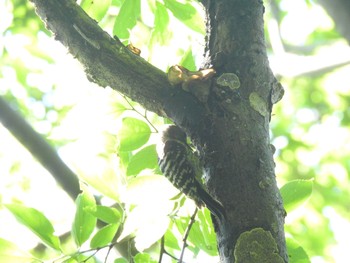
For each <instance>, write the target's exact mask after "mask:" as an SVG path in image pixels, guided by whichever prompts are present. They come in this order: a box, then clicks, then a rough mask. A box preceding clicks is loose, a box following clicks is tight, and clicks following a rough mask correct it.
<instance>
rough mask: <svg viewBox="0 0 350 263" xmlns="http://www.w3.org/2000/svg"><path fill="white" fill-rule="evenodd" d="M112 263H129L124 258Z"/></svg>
mask: <svg viewBox="0 0 350 263" xmlns="http://www.w3.org/2000/svg"><path fill="white" fill-rule="evenodd" d="M114 263H129V261H128V260H127V259H125V258H117V259H116V260H114Z"/></svg>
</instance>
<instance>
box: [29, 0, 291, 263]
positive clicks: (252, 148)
mask: <svg viewBox="0 0 350 263" xmlns="http://www.w3.org/2000/svg"><path fill="white" fill-rule="evenodd" d="M31 1H32V2H33V3H34V4H35V5H36V10H37V12H38V14H39V16H40V17H41V18H42V20H44V21H45V22H46V25H47V27H48V28H49V29H50V30H51V31H52V32H53V33H54V34H55V38H56V39H57V40H59V41H61V42H62V43H63V44H64V45H65V46H66V47H68V49H69V51H70V53H71V54H73V56H75V57H76V58H77V59H78V60H79V61H80V62H81V63H82V64H83V65H84V67H85V71H86V73H87V76H88V77H89V79H90V80H91V81H94V82H96V83H97V84H98V85H100V86H102V87H105V86H110V87H111V88H113V89H115V90H118V91H119V92H121V93H123V94H125V95H126V96H128V97H130V98H131V99H133V100H135V101H137V102H139V103H140V104H141V105H142V106H144V107H145V108H146V109H147V110H151V111H153V112H156V113H158V114H159V115H161V116H167V117H169V118H171V119H172V120H173V121H174V122H175V123H176V124H177V125H179V126H180V127H181V128H183V129H184V130H185V131H186V133H187V134H188V135H189V136H190V137H191V139H192V141H193V143H194V144H195V145H196V146H197V148H198V150H199V152H200V155H201V156H202V158H203V160H204V163H205V169H206V180H207V188H208V192H209V193H210V194H211V195H213V197H214V198H215V199H217V200H219V201H220V202H221V203H222V204H223V206H224V207H225V210H226V213H227V215H228V221H227V222H224V223H223V224H220V225H217V227H216V231H217V239H218V249H219V253H220V258H221V261H222V262H254V261H244V260H247V258H245V255H244V252H247V253H248V255H249V250H250V249H251V248H250V247H249V243H254V244H258V245H259V246H261V247H262V248H263V249H262V250H263V253H264V254H265V255H266V254H268V253H270V258H271V259H272V258H275V257H276V255H277V254H276V251H275V250H274V248H273V247H274V245H276V244H277V247H278V254H279V259H281V258H283V261H284V262H287V261H288V257H287V251H286V246H285V238H284V230H283V225H284V217H285V211H284V209H283V204H282V199H281V196H280V194H279V190H278V188H277V184H276V180H275V174H274V162H273V157H272V151H271V148H270V139H269V120H270V113H271V107H272V106H271V105H272V103H271V93H272V90H273V87H274V83H275V78H274V76H273V74H272V73H271V70H270V68H269V66H268V59H267V55H266V48H265V40H264V30H263V8H264V7H263V4H262V2H261V1H258V0H216V1H202V2H203V4H204V6H205V8H206V12H207V18H208V19H207V36H206V40H207V43H206V56H205V57H206V61H205V64H204V67H206V68H208V67H209V66H213V67H214V68H215V70H216V72H217V74H216V76H215V77H214V78H213V81H212V84H213V86H212V89H211V94H210V96H209V98H208V101H207V102H206V103H202V102H200V101H199V100H197V99H196V98H195V97H194V96H193V95H191V94H190V93H188V92H186V91H183V90H182V89H176V88H174V87H171V85H170V83H169V82H168V80H167V79H166V74H164V73H163V72H161V71H160V70H159V69H157V68H155V67H154V66H152V65H150V64H149V63H147V62H146V61H144V60H143V59H142V58H141V57H138V56H136V55H135V54H133V53H132V52H130V51H129V50H127V49H126V48H125V47H124V46H123V45H122V44H121V42H120V41H119V40H118V39H116V38H112V37H110V36H109V35H108V34H107V33H105V32H104V31H103V30H101V28H100V27H99V26H98V25H97V23H96V22H95V21H94V20H92V19H91V18H89V17H88V16H87V15H86V13H85V12H84V11H83V10H82V9H81V8H80V7H79V6H78V5H77V4H76V3H75V1H73V0H60V1H56V0H31ZM270 236H271V238H272V239H271V238H270ZM261 240H269V242H261ZM271 240H272V241H271ZM270 241H271V242H270ZM247 244H248V245H247ZM251 252H252V253H251V254H254V253H255V252H254V251H251ZM265 252H266V253H265ZM255 255H257V256H258V257H260V259H262V258H263V255H259V254H257V253H255ZM264 257H265V256H264ZM281 260H282V259H281ZM256 262H263V261H256ZM267 262H268V261H267ZM271 262H280V261H278V260H276V261H271Z"/></svg>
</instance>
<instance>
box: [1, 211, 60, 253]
mask: <svg viewBox="0 0 350 263" xmlns="http://www.w3.org/2000/svg"><path fill="white" fill-rule="evenodd" d="M5 206H6V207H7V209H9V210H10V212H11V213H12V214H13V215H14V216H15V217H16V219H17V220H18V221H19V222H20V223H21V224H22V225H24V226H26V227H27V228H29V229H30V230H31V231H32V232H33V233H34V234H35V235H37V236H38V237H39V238H40V239H41V240H42V241H43V242H44V243H45V244H46V245H47V246H49V247H51V248H54V249H56V250H60V240H59V239H58V237H57V236H55V235H54V234H53V233H54V232H55V230H54V228H53V226H52V224H51V222H50V221H49V220H48V219H47V218H46V217H45V216H44V214H42V213H41V212H40V211H38V210H36V209H34V208H29V207H25V206H23V205H20V204H8V205H5Z"/></svg>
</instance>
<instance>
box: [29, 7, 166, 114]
mask: <svg viewBox="0 0 350 263" xmlns="http://www.w3.org/2000/svg"><path fill="white" fill-rule="evenodd" d="M31 1H32V2H33V3H34V4H35V6H36V11H37V13H38V15H39V16H40V17H41V19H42V20H43V21H45V23H46V27H47V28H48V29H49V30H51V31H52V32H53V34H54V35H55V38H56V40H58V41H60V42H61V43H62V44H63V45H64V46H66V47H67V48H68V49H69V52H70V53H71V54H73V55H74V56H75V57H76V58H77V59H78V60H79V61H80V62H81V64H82V65H83V66H84V67H85V72H86V74H87V76H88V77H89V79H90V80H91V81H93V82H95V83H97V84H98V85H100V86H101V87H106V86H110V87H111V88H113V89H115V90H118V91H119V92H121V93H123V94H125V95H126V96H128V97H130V98H131V99H133V100H135V101H137V102H139V103H140V104H141V105H142V106H143V107H144V108H145V109H147V110H150V111H153V112H156V113H157V114H159V115H161V116H165V114H164V110H163V107H162V104H161V101H163V100H164V98H165V97H167V96H169V93H170V92H169V90H171V89H172V88H171V86H170V84H169V82H168V81H167V77H166V74H165V73H164V72H162V71H161V70H159V69H158V68H156V67H154V66H152V65H151V64H149V63H148V62H146V61H145V60H144V59H143V58H141V57H139V56H137V55H135V54H134V53H132V52H131V51H130V50H128V49H127V48H126V47H125V46H124V45H123V44H122V43H121V42H120V41H119V40H118V39H117V38H112V37H111V36H110V35H108V34H107V33H106V32H104V31H103V30H102V29H101V28H100V27H99V26H98V24H97V23H96V21H94V20H93V19H91V18H90V17H89V16H88V15H87V14H86V13H85V12H84V11H83V10H82V8H81V7H80V6H78V5H77V3H76V2H75V1H73V0H60V1H56V0H31Z"/></svg>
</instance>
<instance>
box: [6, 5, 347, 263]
mask: <svg viewBox="0 0 350 263" xmlns="http://www.w3.org/2000/svg"><path fill="white" fill-rule="evenodd" d="M277 2H280V5H277V6H274V8H275V7H277V9H274V11H273V12H270V11H269V9H267V14H266V20H267V23H266V25H267V28H266V33H267V35H268V39H269V41H270V44H269V45H268V46H269V47H271V48H270V49H269V52H270V53H271V54H275V53H276V54H277V52H275V50H273V49H272V47H273V46H274V45H271V43H273V41H274V38H275V37H276V36H274V35H273V34H272V32H274V31H273V27H271V26H270V25H272V24H273V23H270V22H271V21H272V22H276V24H277V25H280V26H281V27H280V32H281V33H282V35H281V36H282V37H281V39H280V40H281V42H282V44H284V46H285V49H286V50H287V51H288V52H290V53H291V52H293V59H295V58H297V57H298V58H300V57H307V56H318V55H320V54H322V50H325V49H329V50H331V51H332V52H333V53H331V54H332V57H334V56H335V55H336V52H335V51H334V50H337V49H339V50H341V49H342V48H343V46H342V45H341V42H342V41H341V39H340V36H339V34H338V33H337V32H336V31H335V30H334V25H333V26H332V25H331V26H323V25H317V26H315V28H313V29H314V30H311V31H310V33H308V34H306V35H305V39H304V40H303V41H304V42H297V41H296V44H295V43H293V41H292V40H291V35H292V34H291V33H290V32H289V31H288V30H287V32H288V34H287V35H286V33H285V32H286V30H285V29H284V28H285V27H287V25H288V21H290V20H293V19H291V18H293V15H294V17H295V14H293V12H295V11H292V10H294V9H293V8H290V6H289V8H287V9H288V10H287V9H286V5H287V4H288V3H287V2H288V1H277ZM301 2H303V1H298V3H299V4H300V3H301ZM307 3H308V6H307V8H306V9H305V7H303V4H300V6H299V8H297V9H296V10H297V11H296V14H297V15H296V17H297V20H298V21H299V20H302V14H303V12H305V13H307V12H311V10H316V9H317V8H318V7H315V5H314V3H312V1H307ZM0 5H1V6H0V10H2V11H1V12H4V11H3V10H8V13H9V14H10V13H12V15H10V16H6V15H3V13H1V18H2V19H1V22H0V24H1V27H0V29H1V30H2V31H1V32H2V37H3V39H5V41H4V44H2V46H1V52H0V53H1V56H2V59H1V60H0V65H1V70H0V81H1V83H2V85H1V88H0V95H1V96H4V97H5V98H6V99H7V101H9V102H10V103H11V105H12V106H14V107H16V108H17V109H18V110H19V111H20V112H21V114H23V115H24V116H25V117H26V119H27V120H28V121H29V122H30V123H31V124H32V125H33V126H34V127H35V128H36V129H37V130H38V131H40V132H41V133H42V134H43V135H44V136H45V137H46V138H47V139H48V140H49V141H50V142H51V143H52V145H54V146H55V147H56V148H57V149H59V151H60V153H62V156H64V157H65V159H66V160H72V164H73V165H72V166H73V167H76V168H77V171H78V173H79V175H80V178H81V179H82V180H83V181H85V182H87V183H88V184H89V185H90V186H89V187H87V186H85V187H83V192H82V193H81V194H80V195H79V196H78V197H77V199H76V203H75V204H76V206H75V217H74V219H72V218H68V219H67V218H66V219H65V221H66V224H65V226H64V227H63V228H64V229H65V231H69V230H70V227H71V226H72V228H71V232H70V234H71V236H72V238H69V239H68V241H66V240H61V241H60V240H59V239H58V237H57V236H56V232H57V233H59V231H58V230H59V229H60V228H62V226H61V225H60V223H59V222H60V220H61V219H60V218H61V217H60V215H62V214H66V213H63V212H65V209H66V208H62V207H58V205H53V204H51V205H50V207H51V209H52V207H54V208H55V210H57V211H56V213H57V215H56V216H57V218H58V219H55V220H52V223H51V221H50V220H49V219H48V218H47V217H46V216H45V215H44V214H46V211H50V209H49V208H47V207H46V208H43V207H42V206H39V204H40V203H41V202H43V200H42V199H43V198H42V197H41V198H40V201H37V206H35V207H41V208H40V211H43V212H40V211H39V210H37V209H34V208H31V207H32V206H33V205H32V203H35V201H30V200H33V199H34V200H36V199H35V198H33V195H34V194H33V192H40V193H42V192H44V191H45V190H44V189H45V188H46V187H49V185H50V182H48V181H47V180H46V179H45V178H47V177H48V176H47V174H43V172H42V171H41V170H40V169H39V168H38V167H37V166H35V165H31V164H29V163H35V162H34V161H33V160H32V159H31V158H30V157H28V154H27V153H23V151H22V150H21V149H20V148H19V146H18V145H17V144H15V143H14V144H11V145H9V146H7V145H6V146H2V145H3V143H5V141H10V140H12V139H11V138H9V137H8V134H7V133H4V132H3V131H2V130H0V133H1V136H2V138H9V139H8V140H7V139H3V140H2V143H1V147H0V169H2V170H0V173H1V174H3V175H5V176H4V178H2V179H4V184H3V185H4V186H5V185H6V187H4V188H1V191H0V192H1V195H0V200H1V201H2V202H3V203H7V205H6V207H7V210H8V211H10V212H11V213H12V214H13V215H14V216H15V218H16V219H17V220H18V221H19V222H20V223H21V224H22V225H24V226H25V227H26V228H28V229H29V230H30V231H32V232H33V233H34V234H35V235H36V236H37V237H38V238H39V240H40V241H41V242H42V243H44V244H45V245H46V246H48V247H50V248H53V251H54V252H52V251H51V252H50V250H45V253H42V254H40V253H38V252H35V251H34V252H35V253H33V254H36V257H34V256H33V255H31V254H30V253H28V252H25V251H23V249H21V245H20V244H18V245H15V244H14V243H16V244H17V242H10V241H8V240H5V239H0V261H1V262H2V261H4V262H42V260H44V259H47V258H57V257H61V258H60V259H62V261H64V260H65V262H82V261H83V260H87V261H86V262H95V261H97V258H101V256H99V255H98V253H97V252H99V251H100V250H102V249H106V250H109V249H111V248H112V247H114V246H118V245H119V244H121V243H122V242H123V241H125V240H128V238H130V237H132V238H134V239H135V240H137V242H138V246H137V248H138V249H139V251H138V252H136V253H135V254H134V255H135V256H134V258H133V260H134V262H156V260H157V259H158V258H157V257H158V256H159V254H161V253H163V256H164V257H166V256H167V255H169V254H170V255H173V256H175V257H179V254H180V252H181V250H182V247H183V243H182V241H181V240H182V237H183V235H184V233H185V232H186V229H187V227H188V224H189V215H190V212H188V211H192V210H193V209H194V206H193V204H192V203H191V202H190V201H185V199H184V198H183V197H179V196H178V192H177V191H176V190H175V189H173V188H172V186H171V185H169V183H167V181H166V180H163V177H161V176H160V175H159V170H158V169H157V155H156V149H155V145H154V141H155V140H156V136H157V134H155V133H154V132H152V131H153V130H154V127H156V128H160V127H161V126H162V124H164V123H167V120H162V119H160V118H158V117H157V116H155V115H154V114H147V115H146V114H140V112H143V110H142V109H140V107H139V106H138V105H137V104H136V103H134V102H130V103H131V104H130V103H128V102H126V101H125V99H124V98H122V97H121V96H116V95H111V94H110V93H108V91H103V92H100V93H99V92H98V91H95V90H97V88H96V87H93V88H90V87H88V85H89V84H88V82H87V81H86V80H85V77H84V76H83V75H82V74H81V75H79V74H77V73H76V72H77V71H74V72H75V73H74V74H72V75H66V74H68V72H67V69H66V67H67V64H68V63H67V61H66V60H62V55H61V54H64V53H65V52H66V51H60V49H59V47H58V48H55V51H54V52H52V50H50V49H49V48H48V47H54V45H55V44H53V43H52V42H48V41H49V40H48V37H47V36H48V35H49V34H50V33H49V32H48V31H47V30H46V29H45V28H44V24H43V23H42V22H41V21H40V20H39V19H38V17H37V16H36V14H35V12H34V10H33V7H32V6H31V5H30V3H29V2H28V1H23V0H12V1H5V3H0ZM81 6H82V7H83V8H84V9H85V11H86V12H87V13H88V14H89V15H91V16H92V17H93V18H94V19H95V20H97V21H98V22H99V24H100V25H101V26H103V27H104V28H105V29H106V30H109V32H113V33H112V34H114V35H117V36H118V37H120V38H121V39H123V40H125V42H130V41H133V42H134V40H135V39H137V44H138V45H140V47H142V50H143V53H144V51H145V53H146V55H145V58H146V59H149V60H150V61H152V62H153V61H155V63H154V64H155V65H161V67H162V69H163V70H166V68H167V67H168V66H169V63H173V61H175V63H179V64H182V65H184V66H185V67H187V68H189V69H190V70H195V69H196V68H197V66H196V63H198V61H197V60H196V55H198V54H197V53H196V52H198V53H199V54H200V55H201V54H202V50H201V49H200V48H196V47H195V48H193V46H192V43H194V42H196V40H195V38H194V35H196V34H199V35H200V34H203V33H204V22H203V18H202V17H201V16H200V14H199V12H198V11H197V9H198V4H197V3H196V2H193V1H175V0H164V1H160V0H159V1H158V0H157V1H156V0H150V1H147V2H146V1H139V0H124V1H122V0H112V1H111V0H103V1H82V2H81ZM115 10H117V12H116V11H115ZM144 10H146V11H144ZM301 10H304V11H303V12H301ZM305 10H306V11H305ZM146 13H147V14H146ZM307 14H308V13H307ZM306 17H307V19H308V20H310V17H312V16H310V14H309V16H306ZM323 18H325V19H324V20H323V21H326V20H327V19H328V18H327V17H326V16H323ZM294 19H295V18H294ZM312 20H313V19H312ZM3 21H4V22H3ZM294 21H296V20H294ZM176 23H177V24H176ZM294 23H295V22H294ZM304 23H305V25H306V24H307V23H306V21H305V22H304ZM276 24H275V25H276ZM174 25H176V26H174ZM184 26H186V27H187V30H188V32H187V31H186V32H185V31H184ZM293 26H294V27H296V26H295V24H293ZM177 27H178V28H180V31H181V33H180V34H178V33H177V30H176V28H177ZM298 28H299V33H300V34H301V33H302V32H301V31H303V30H302V29H304V27H298ZM305 28H306V26H305ZM186 34H187V35H186ZM179 35H180V36H181V41H177V42H174V38H175V37H178V36H179ZM43 43H44V44H43ZM48 43H49V44H48ZM300 43H301V44H300ZM171 45H172V46H171ZM308 45H310V46H308ZM311 45H314V46H316V48H313V47H312V46H311ZM164 46H165V47H166V48H164ZM162 48H164V49H166V53H165V54H166V55H164V53H161V51H162ZM147 49H148V50H147ZM56 50H59V51H57V54H56ZM198 50H199V51H198ZM147 52H148V53H149V55H148V56H149V57H147V54H148V53H147ZM290 53H289V54H290ZM343 53H346V52H343ZM159 54H160V55H159ZM173 54H176V56H175V55H174V57H173ZM157 56H159V57H161V59H160V60H159V61H158V62H157V61H156V59H155V58H156V57H157ZM165 56H166V57H167V58H168V57H169V61H166V62H165V63H164V57H165ZM283 59H284V63H287V62H288V63H290V62H291V61H292V59H286V58H283ZM323 60H326V59H323ZM272 62H273V59H272ZM166 63H168V64H166ZM288 63H287V64H288ZM55 64H57V65H61V66H60V67H55V66H54V65H55ZM304 64H307V63H303V62H299V63H298V64H297V67H298V68H301V66H303V65H304ZM272 65H273V63H272ZM282 65H283V64H282ZM288 65H290V64H288ZM280 67H282V66H281V65H280ZM290 67H291V66H290ZM62 68H64V69H65V72H66V73H65V74H64V77H62V74H61V75H60V74H59V73H58V72H59V70H60V69H62ZM276 68H277V69H276V72H277V73H278V75H279V78H280V81H281V82H282V84H283V85H284V87H285V88H286V95H285V98H284V99H283V100H282V101H281V102H280V103H279V104H277V105H276V106H275V107H274V109H273V113H274V116H273V117H272V122H271V126H272V139H271V140H272V143H273V144H274V145H275V146H276V148H277V152H276V171H277V178H278V180H279V182H280V184H281V185H284V186H283V187H281V193H282V196H283V199H284V205H285V209H286V210H287V212H288V216H287V218H286V221H287V224H286V232H287V234H288V235H290V236H292V238H287V246H288V252H289V257H290V262H293V263H295V262H310V261H312V259H313V257H318V258H323V259H324V262H335V261H336V260H335V259H334V258H335V257H336V256H337V255H330V254H329V253H326V252H328V251H332V249H333V248H334V247H333V246H334V245H335V240H336V239H337V238H339V233H337V232H336V230H335V229H337V228H336V223H335V222H337V221H336V219H337V218H339V217H340V218H342V220H343V221H342V222H344V221H345V222H346V223H344V224H343V226H342V227H344V228H345V227H346V226H348V225H349V219H350V213H349V209H348V198H347V197H348V196H349V195H350V190H349V189H350V187H349V170H350V163H349V159H350V158H349V155H350V153H349V149H348V147H347V145H349V142H350V139H349V135H348V134H350V133H349V123H350V111H349V107H348V105H349V101H350V99H349V87H348V85H347V78H348V75H349V74H348V73H349V67H343V68H339V67H338V68H337V67H334V68H332V71H329V70H328V69H327V68H325V69H323V71H322V70H320V71H319V72H317V71H314V72H313V74H311V73H309V72H308V71H307V70H305V72H302V74H300V75H297V76H293V77H290V76H287V75H284V74H283V72H282V73H281V72H278V68H279V67H276ZM79 70H80V69H79ZM327 70H328V71H327ZM324 72H327V73H326V74H324ZM44 76H49V78H44ZM75 80H76V82H75ZM92 90H94V91H92ZM88 93H92V95H91V94H90V95H91V97H89V94H88ZM101 93H103V94H101ZM98 101H101V103H100V104H98ZM76 105H78V106H76ZM82 105H85V107H83V106H82ZM106 105H107V106H106ZM79 108H83V109H79ZM101 108H102V109H103V110H101ZM91 109H93V110H94V112H96V113H95V114H96V116H95V114H94V112H93V111H91ZM88 110H90V111H88ZM111 113H112V114H111ZM72 116H75V117H76V116H78V117H76V118H75V119H74V118H73V117H72ZM82 116H88V118H87V120H86V121H82V120H81V119H82V118H83V117H82ZM101 116H107V117H106V122H108V123H109V125H105V124H104V122H103V121H102V120H101ZM72 118H73V119H74V120H73V121H71V119H72ZM77 119H78V121H77ZM117 119H118V120H120V123H121V126H120V127H118V129H117V128H116V127H117V126H118V124H117V123H118V120H117ZM150 123H151V124H152V125H154V127H152V126H151V124H150ZM81 126H83V128H80V127H81ZM106 126H107V127H106ZM65 127H66V128H65ZM67 127H68V128H67ZM67 130H68V132H67ZM93 130H99V132H100V134H97V133H90V132H91V131H93ZM82 137H86V139H85V140H83V139H81V138H82ZM95 142H96V143H95ZM4 145H5V144H4ZM101 148H102V149H101ZM9 149H15V150H14V152H13V153H11V151H9ZM77 149H78V150H77ZM80 157H81V159H79V158H80ZM39 174H43V176H41V177H40V176H39ZM35 180H38V181H40V183H41V184H40V188H39V189H38V188H37V187H36V184H38V183H35ZM51 184H52V182H51ZM43 185H44V186H45V187H43ZM1 187H2V186H1ZM7 188H8V189H7ZM50 189H52V188H50ZM19 190H20V191H21V194H18V191H19ZM153 193H155V195H152V194H153ZM311 193H312V194H311ZM41 195H42V196H46V197H47V202H51V203H53V202H54V201H53V200H52V199H51V196H55V195H57V196H60V195H61V193H60V192H59V191H58V190H57V191H52V190H47V192H44V193H43V194H41ZM96 196H97V198H95V197H96ZM45 199H46V198H45ZM58 199H59V200H60V201H59V203H64V204H65V205H66V206H64V207H68V206H69V205H70V202H69V201H67V200H65V199H64V197H62V198H61V197H59V198H58ZM95 199H97V202H96V200H95ZM100 199H101V200H100ZM14 200H21V201H22V200H23V201H22V202H23V204H17V202H13V201H14ZM45 201H46V200H45ZM306 201H307V202H306ZM100 202H101V204H100ZM115 202H117V204H116V205H114V206H113V207H111V204H113V203H115ZM97 203H98V204H97ZM150 204H152V205H150ZM62 211H63V212H62ZM0 212H1V213H2V212H4V209H3V210H1V211H0ZM68 214H70V215H71V217H73V214H74V213H73V212H71V213H68V212H67V215H68ZM50 215H51V212H50ZM0 218H1V220H3V217H2V214H1V217H0ZM50 218H52V217H51V216H50ZM72 221H73V225H72ZM99 221H101V222H103V226H101V227H100V225H99V224H98V223H97V222H99ZM1 223H2V221H1ZM2 225H8V222H5V223H2ZM97 225H98V227H97ZM331 227H332V228H331ZM9 228H12V226H9ZM338 228H339V227H338ZM14 229H15V227H14ZM147 229H149V230H154V231H152V232H146V230H147ZM156 230H157V231H156ZM1 231H3V230H1ZM12 231H14V230H12ZM338 232H339V230H338ZM21 234H22V233H21ZM23 234H25V233H23ZM1 235H3V233H2V232H1ZM336 235H338V236H336ZM13 236H15V235H14V234H12V233H11V234H7V239H9V240H11V239H10V238H12V237H13ZM147 238H148V239H147ZM72 240H73V241H72ZM29 242H30V241H29ZM31 242H32V244H33V247H34V243H35V242H36V239H35V240H34V241H31ZM187 242H188V247H187V248H186V254H187V255H188V258H189V261H190V260H192V259H193V258H195V257H198V258H199V257H204V256H205V258H206V260H207V261H208V260H209V261H215V256H216V255H217V251H216V239H215V234H214V230H213V226H212V225H211V219H210V215H209V212H208V211H207V210H203V211H199V212H198V215H197V218H196V221H195V223H194V224H193V225H192V228H191V231H190V234H189V237H188V240H187ZM77 246H78V247H81V246H82V247H81V248H80V250H77V249H76V247H77ZM90 249H93V251H94V252H96V253H97V254H96V255H95V254H91V251H90ZM306 251H307V253H306ZM37 254H39V256H37ZM307 254H308V255H309V256H308V255H307ZM155 255H156V256H155ZM110 257H112V256H110ZM36 258H40V259H36ZM213 258H214V259H213ZM337 259H338V261H337V262H340V261H339V257H338V258H337ZM129 260H130V258H126V257H125V258H118V257H117V256H116V258H115V260H114V262H119V263H122V262H129Z"/></svg>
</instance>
